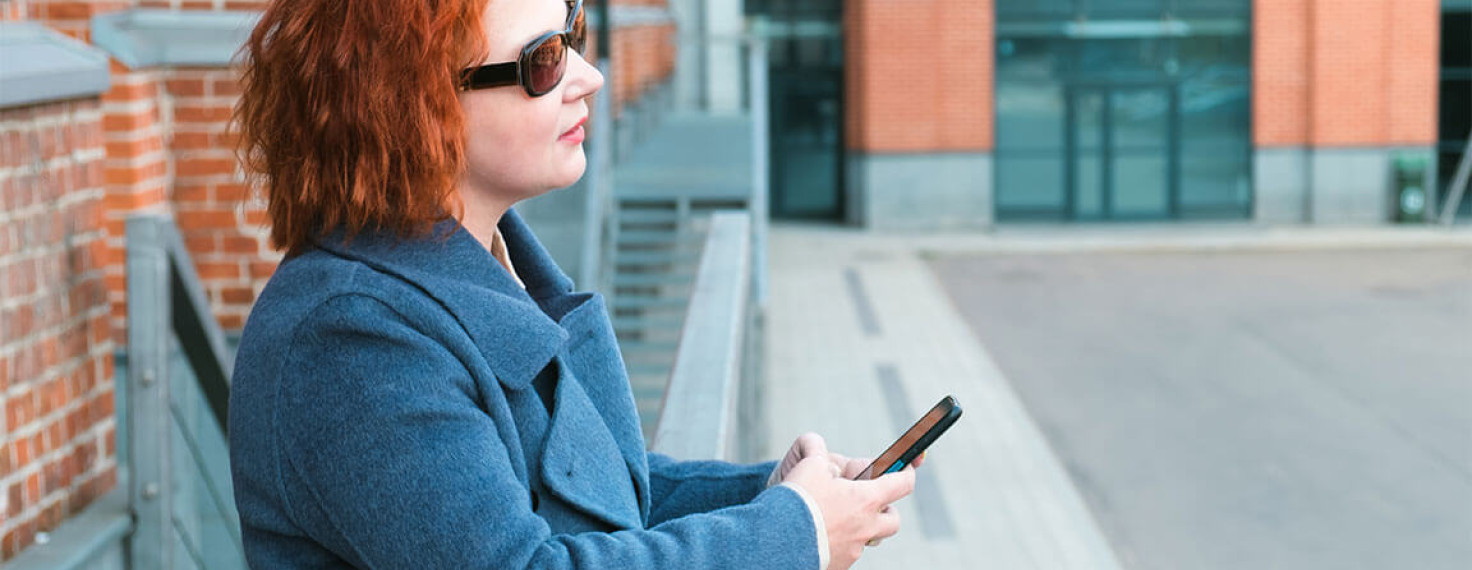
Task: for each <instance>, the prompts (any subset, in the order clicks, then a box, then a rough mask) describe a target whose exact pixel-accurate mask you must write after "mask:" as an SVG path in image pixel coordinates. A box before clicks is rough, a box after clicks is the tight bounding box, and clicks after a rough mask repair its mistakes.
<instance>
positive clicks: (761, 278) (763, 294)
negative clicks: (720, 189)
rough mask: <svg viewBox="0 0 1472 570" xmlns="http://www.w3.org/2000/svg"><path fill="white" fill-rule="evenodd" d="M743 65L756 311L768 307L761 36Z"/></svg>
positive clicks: (765, 105) (755, 37)
mask: <svg viewBox="0 0 1472 570" xmlns="http://www.w3.org/2000/svg"><path fill="white" fill-rule="evenodd" d="M747 41H748V42H750V46H751V49H749V50H747V56H746V65H747V77H749V78H750V79H749V81H748V83H747V88H748V89H750V94H749V96H750V100H751V229H752V244H751V248H752V259H751V264H752V268H751V279H752V283H751V285H752V300H753V301H754V302H755V303H756V306H757V309H758V311H760V310H761V309H762V308H764V307H766V306H767V221H768V218H769V217H770V216H768V214H767V209H768V208H767V195H768V193H769V190H768V189H767V184H768V182H769V178H770V175H769V174H768V169H769V168H770V167H769V166H768V158H769V155H768V153H769V150H768V148H767V146H768V137H769V133H768V130H769V129H770V126H769V125H768V122H767V121H768V119H767V113H768V100H767V99H768V96H767V39H766V37H765V36H762V35H760V34H756V35H752V36H749V37H748V40H747Z"/></svg>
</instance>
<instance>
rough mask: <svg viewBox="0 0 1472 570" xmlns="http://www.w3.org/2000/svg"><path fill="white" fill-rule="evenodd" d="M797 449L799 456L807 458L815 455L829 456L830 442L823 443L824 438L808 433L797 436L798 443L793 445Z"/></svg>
mask: <svg viewBox="0 0 1472 570" xmlns="http://www.w3.org/2000/svg"><path fill="white" fill-rule="evenodd" d="M792 446H793V447H795V448H797V450H798V451H799V454H800V455H801V456H802V457H804V458H806V457H811V456H813V455H815V454H816V455H828V442H825V441H823V436H821V435H818V434H816V433H813V432H808V433H805V434H802V435H800V436H797V442H795V443H793V444H792Z"/></svg>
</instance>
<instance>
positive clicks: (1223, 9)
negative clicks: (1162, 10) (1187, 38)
mask: <svg viewBox="0 0 1472 570" xmlns="http://www.w3.org/2000/svg"><path fill="white" fill-rule="evenodd" d="M1170 3H1171V8H1170V11H1171V14H1172V15H1174V16H1176V17H1177V18H1221V17H1232V18H1234V19H1246V17H1247V16H1248V13H1249V12H1250V11H1251V9H1252V5H1251V2H1249V1H1248V0H1171V2H1170Z"/></svg>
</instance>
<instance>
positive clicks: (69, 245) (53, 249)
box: [0, 218, 105, 306]
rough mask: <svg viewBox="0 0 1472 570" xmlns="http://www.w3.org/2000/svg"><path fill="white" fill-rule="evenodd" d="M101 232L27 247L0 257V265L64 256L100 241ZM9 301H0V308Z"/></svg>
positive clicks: (85, 272) (83, 272) (75, 235)
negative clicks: (58, 255) (73, 250)
mask: <svg viewBox="0 0 1472 570" xmlns="http://www.w3.org/2000/svg"><path fill="white" fill-rule="evenodd" d="M4 221H6V220H4V219H3V218H0V222H4ZM103 231H105V230H98V231H91V232H87V233H86V234H81V235H78V234H72V236H71V237H69V238H63V241H60V242H55V243H48V244H46V245H43V246H41V247H29V248H26V249H19V250H16V251H15V252H14V253H12V254H11V255H6V256H0V265H8V264H10V263H15V262H25V261H34V260H37V259H41V258H47V259H49V258H50V256H54V255H57V254H63V255H64V254H66V253H67V252H68V251H70V250H72V249H76V248H78V247H81V246H84V245H87V244H89V243H90V242H92V241H95V240H98V239H101V238H102V234H103ZM91 234H96V235H91ZM93 269H96V268H93ZM91 271H92V270H91V269H89V270H87V271H82V272H81V273H77V274H73V273H70V271H68V272H66V273H67V274H68V275H86V274H88V273H91ZM37 281H38V282H39V281H40V279H39V278H38V279H37ZM38 285H39V283H38ZM22 298H24V297H22ZM10 300H12V299H0V306H4V305H5V303H6V301H10Z"/></svg>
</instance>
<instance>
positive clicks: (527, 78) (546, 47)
mask: <svg viewBox="0 0 1472 570" xmlns="http://www.w3.org/2000/svg"><path fill="white" fill-rule="evenodd" d="M568 4H569V5H570V6H571V8H569V11H568V13H567V29H565V30H562V31H559V32H547V33H545V34H542V35H540V36H537V39H534V40H532V41H531V42H530V43H528V44H526V46H524V47H522V48H521V56H520V57H518V58H516V61H509V62H506V63H492V64H489V65H482V66H478V67H471V68H468V69H466V70H465V71H462V72H461V75H460V90H461V91H473V90H476V89H489V88H491V87H505V86H508V85H521V88H522V89H525V90H526V94H527V95H529V96H532V97H541V96H543V95H546V94H547V93H549V92H551V91H552V90H553V89H556V88H557V85H558V84H559V83H562V76H563V75H565V74H566V73H567V50H568V48H572V49H574V50H577V52H578V53H582V52H583V48H584V47H587V43H588V26H587V19H586V18H585V16H584V14H583V0H577V2H576V3H574V2H569V3H568Z"/></svg>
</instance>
